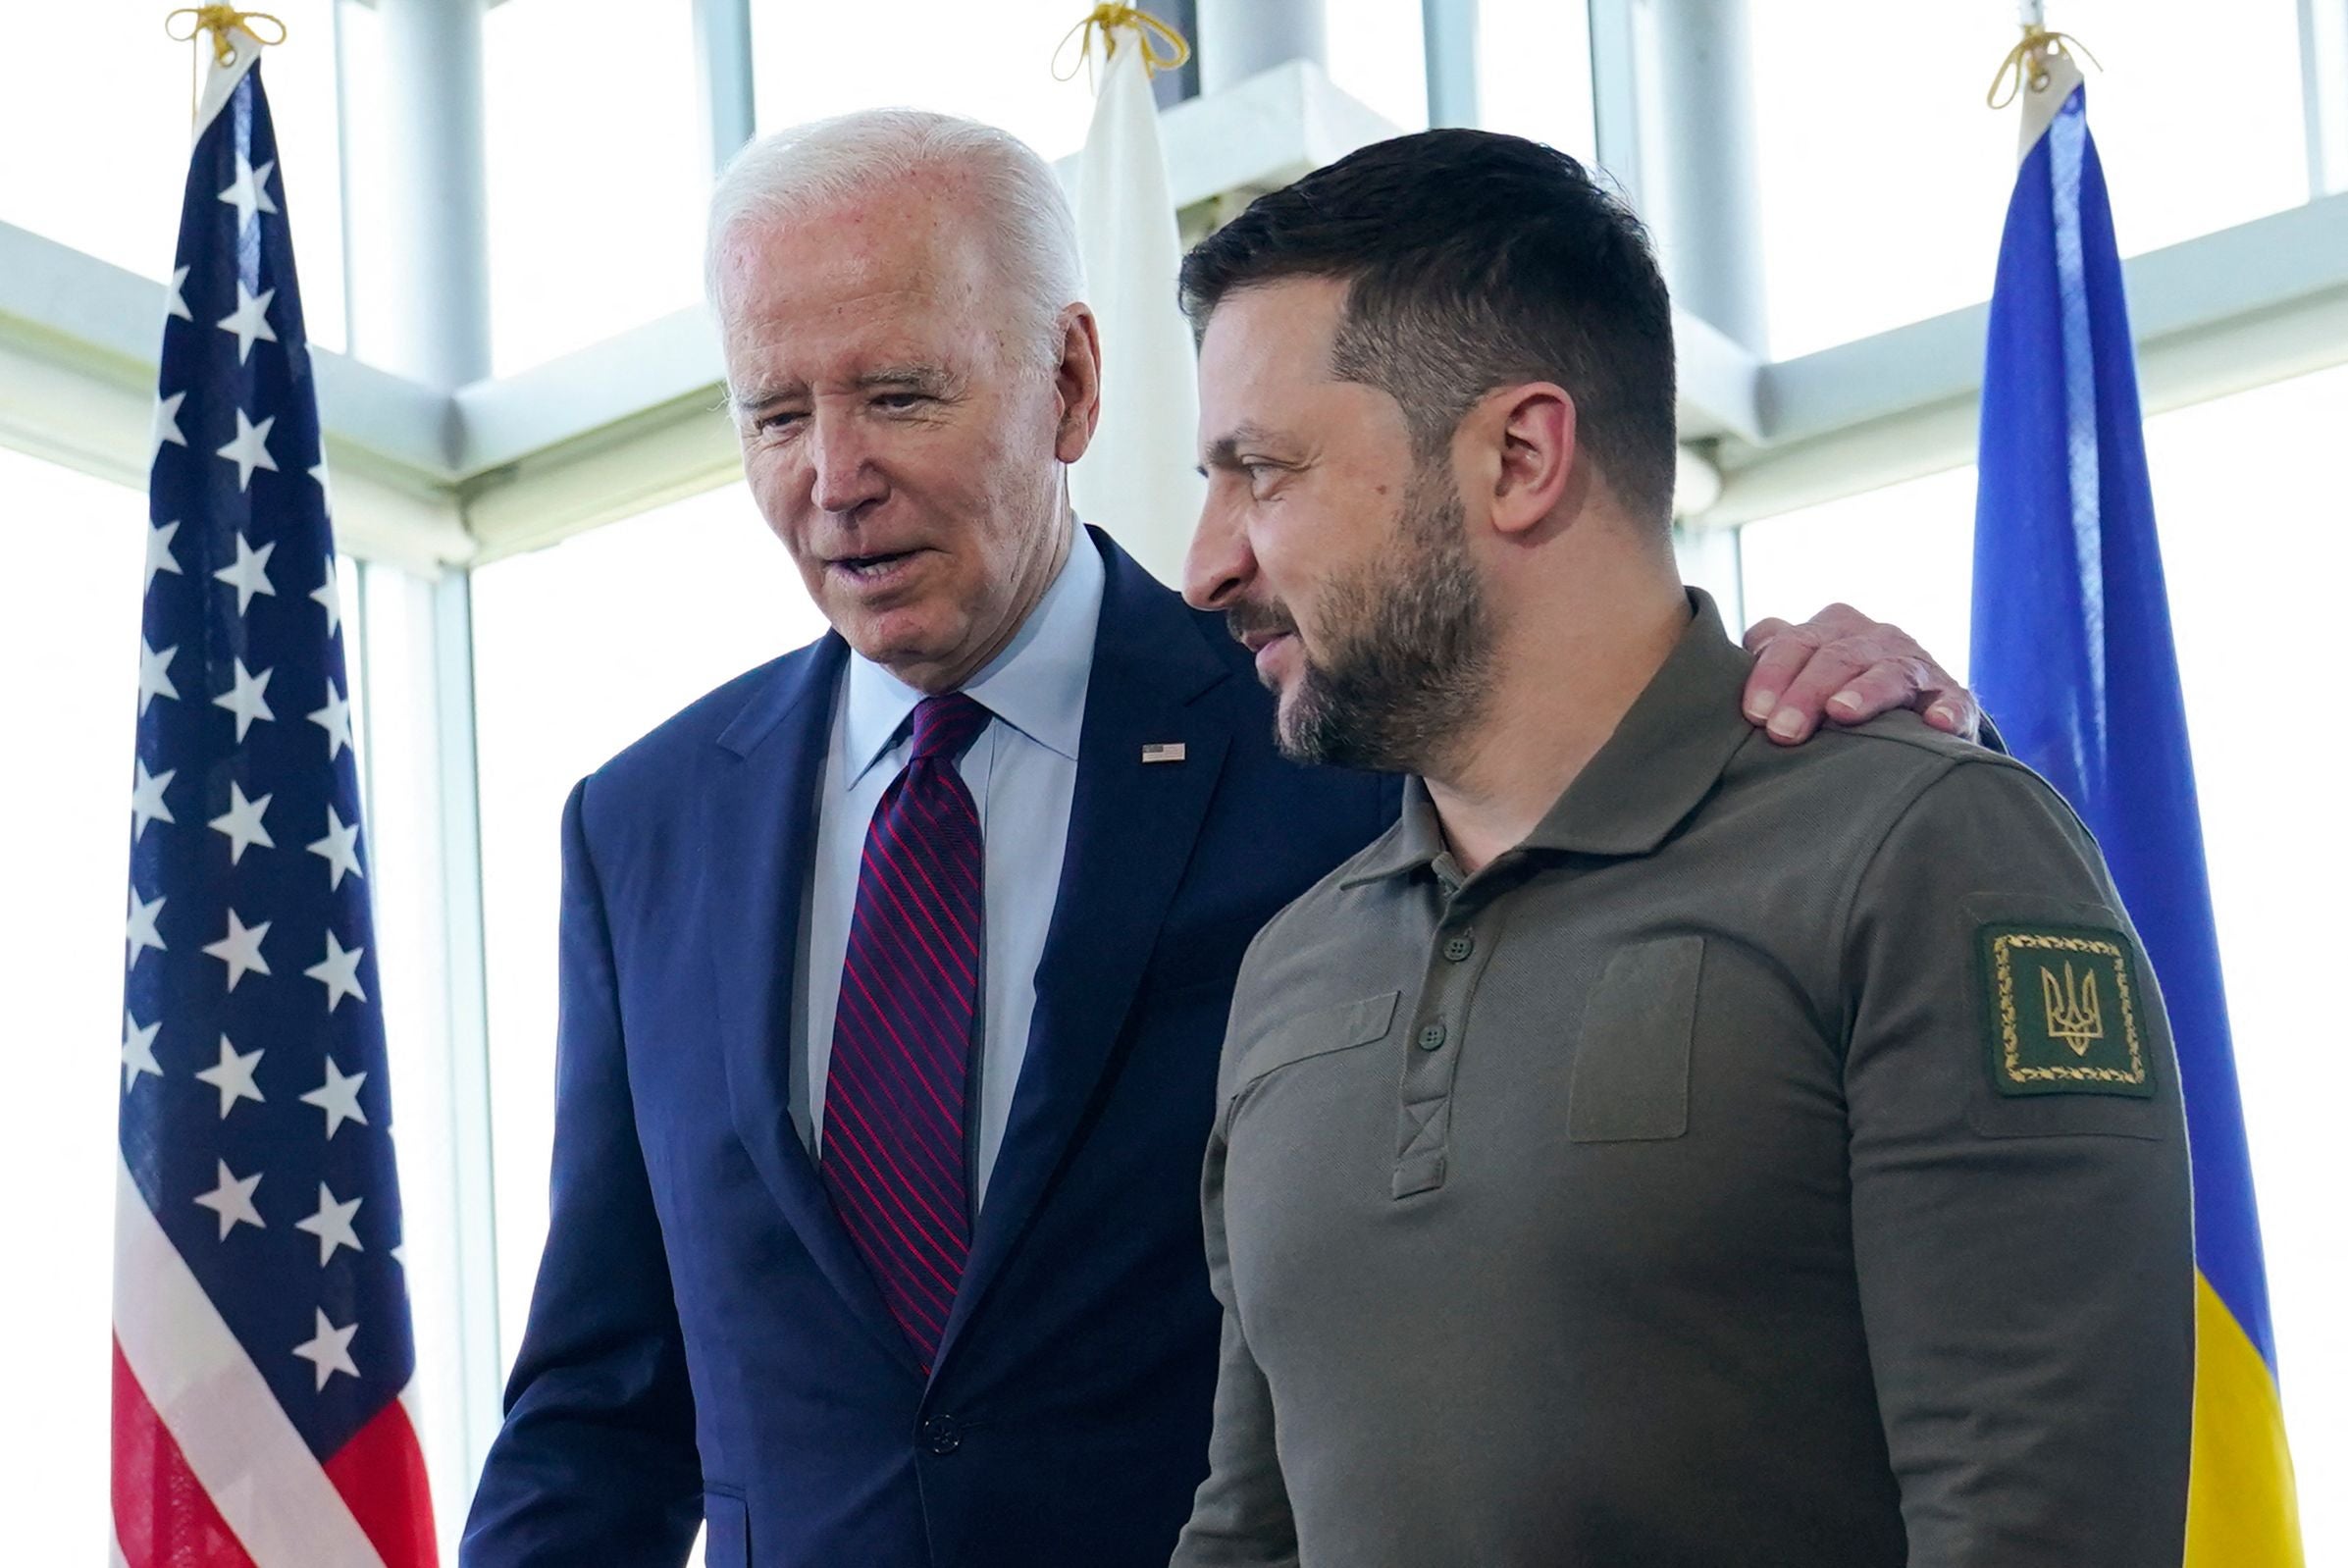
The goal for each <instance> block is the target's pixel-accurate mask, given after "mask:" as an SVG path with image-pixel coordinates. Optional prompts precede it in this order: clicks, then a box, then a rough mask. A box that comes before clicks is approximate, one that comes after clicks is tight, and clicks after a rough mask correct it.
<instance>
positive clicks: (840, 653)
mask: <svg viewBox="0 0 2348 1568" xmlns="http://www.w3.org/2000/svg"><path fill="white" fill-rule="evenodd" d="M847 656H848V650H847V645H846V644H844V643H843V642H841V641H840V639H839V638H838V637H837V636H831V637H826V638H825V639H824V640H823V641H822V642H820V643H818V644H816V645H815V646H814V647H813V648H812V649H809V651H807V652H806V653H802V654H800V655H798V656H796V657H795V658H793V659H791V660H788V661H786V662H785V664H784V665H783V667H782V668H781V669H780V670H778V671H777V672H776V675H775V678H774V679H773V680H772V681H771V682H769V683H768V684H767V685H766V686H765V688H763V689H762V690H761V691H760V692H759V694H758V695H757V697H756V698H755V699H754V700H753V701H752V702H751V704H750V705H749V706H747V707H745V708H744V709H743V711H742V713H741V715H740V716H739V717H737V718H736V719H735V720H734V722H733V723H732V724H731V725H729V726H727V728H726V731H725V733H724V734H723V735H721V736H720V737H719V738H718V745H719V746H720V747H722V748H723V749H724V750H725V751H726V752H728V753H730V754H732V755H731V756H730V757H729V758H724V759H722V760H721V761H720V763H719V767H718V770H717V775H716V782H715V784H714V785H713V786H712V787H711V789H710V790H709V791H708V793H707V795H706V796H705V797H704V802H703V810H704V816H703V823H702V833H701V835H700V842H701V845H702V848H703V852H704V855H705V856H706V861H705V862H704V863H706V864H707V865H708V866H709V867H710V870H709V873H708V894H707V896H706V897H704V898H703V899H701V900H700V901H699V907H700V911H701V918H702V919H703V920H704V922H706V923H705V927H704V933H703V940H702V941H701V942H699V943H697V944H696V945H697V946H698V947H700V948H701V950H702V951H703V953H704V955H706V956H707V959H708V961H709V963H710V966H711V973H710V976H709V979H710V994H711V995H712V996H714V997H715V998H716V1000H717V1011H718V1023H719V1028H720V1030H721V1031H722V1034H723V1049H724V1052H725V1072H726V1088H727V1092H728V1095H729V1097H730V1099H731V1100H732V1103H733V1118H734V1128H735V1132H736V1134H737V1135H738V1136H739V1137H740V1138H741V1139H742V1143H743V1146H744V1147H745V1148H746V1149H748V1150H749V1151H750V1158H751V1164H752V1165H754V1166H756V1167H757V1172H758V1176H759V1177H760V1179H761V1180H763V1181H764V1182H765V1184H766V1188H767V1190H768V1191H769V1192H771V1193H772V1194H773V1195H774V1201H775V1202H776V1204H777V1205H779V1206H780V1207H781V1209H782V1211H783V1214H784V1217H785V1218H786V1219H788V1220H789V1221H790V1223H791V1227H792V1228H793V1229H794V1230H796V1231H797V1232H798V1233H799V1238H800V1242H801V1244H802V1245H804V1246H805V1247H806V1248H807V1249H808V1252H809V1255H810V1256H812V1257H813V1258H814V1260H815V1263H816V1266H817V1267H818V1268H820V1269H821V1270H822V1271H823V1273H824V1276H825V1278H827V1279H828V1280H830V1281H831V1282H832V1286H833V1288H835V1289H837V1290H838V1291H839V1292H840V1294H841V1296H842V1297H844V1298H845V1299H846V1300H847V1301H848V1302H849V1304H850V1305H851V1306H853V1307H855V1308H856V1309H857V1310H858V1313H859V1315H860V1316H861V1318H862V1319H863V1321H864V1324H865V1326H866V1328H868V1329H869V1330H871V1332H872V1333H873V1334H874V1336H875V1337H876V1338H878V1339H880V1340H881V1341H882V1342H883V1343H884V1344H886V1345H887V1346H888V1347H889V1349H890V1350H891V1352H892V1353H894V1354H896V1355H897V1356H898V1357H899V1358H900V1359H902V1360H904V1361H905V1362H906V1363H907V1365H908V1366H910V1367H913V1368H915V1369H917V1368H918V1367H919V1364H920V1363H919V1361H918V1359H917V1358H916V1357H915V1356H914V1354H913V1347H912V1345H911V1344H910V1343H909V1342H908V1341H907V1340H906V1337H905V1335H904V1333H901V1332H900V1331H899V1330H898V1328H897V1325H896V1322H895V1320H894V1319H892V1318H891V1317H890V1316H889V1313H888V1308H887V1306H886V1305H885V1304H884V1303H883V1302H882V1300H881V1297H880V1291H879V1289H878V1287H877V1286H875V1285H874V1284H873V1282H872V1276H871V1274H870V1272H869V1271H868V1270H866V1269H865V1267H864V1264H863V1260H862V1259H861V1258H860V1257H858V1256H857V1253H856V1249H855V1247H854V1245H853V1244H852V1243H851V1242H850V1241H849V1239H848V1232H847V1231H846V1230H845V1229H843V1228H841V1225H840V1221H839V1217H838V1216H837V1215H836V1214H834V1213H833V1211H832V1206H831V1199H830V1197H829V1196H828V1195H827V1194H826V1193H825V1192H824V1190H823V1181H822V1178H821V1177H820V1176H817V1174H816V1172H815V1166H814V1162H813V1161H811V1160H810V1159H809V1157H808V1151H807V1147H806V1145H804V1144H803V1143H801V1142H800V1138H799V1130H798V1128H797V1127H796V1126H794V1125H793V1124H792V1122H791V1098H792V1095H791V1010H792V1008H793V1007H795V1006H797V1005H798V999H797V997H796V996H795V995H794V994H793V990H792V980H793V976H794V975H795V973H796V972H797V969H798V959H799V941H800V932H799V920H800V909H801V901H802V896H803V894H804V893H805V891H806V889H807V885H808V876H809V868H810V867H811V866H812V864H813V863H814V857H815V827H816V813H817V810H818V806H817V801H818V793H817V792H818V790H819V788H820V786H821V783H822V778H823V762H824V755H825V753H826V751H827V750H828V749H829V743H830V739H831V713H832V704H833V702H834V701H835V698H836V694H837V693H838V691H839V688H840V670H841V666H842V665H843V664H844V663H845V662H846V660H847Z"/></svg>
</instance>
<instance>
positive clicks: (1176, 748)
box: [1141, 741, 1190, 762]
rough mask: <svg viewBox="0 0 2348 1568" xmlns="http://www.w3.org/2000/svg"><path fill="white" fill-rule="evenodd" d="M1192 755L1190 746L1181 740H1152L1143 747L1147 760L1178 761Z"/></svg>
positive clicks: (1142, 750) (1144, 759) (1142, 753)
mask: <svg viewBox="0 0 2348 1568" xmlns="http://www.w3.org/2000/svg"><path fill="white" fill-rule="evenodd" d="M1189 755H1190V748H1189V747H1187V746H1185V745H1183V744H1182V743H1181V742H1180V741H1152V742H1151V743H1150V744H1149V745H1147V746H1144V747H1143V748H1142V749H1141V759H1142V760H1143V761H1145V762H1178V761H1180V760H1181V759H1182V758H1185V757H1188V756H1189Z"/></svg>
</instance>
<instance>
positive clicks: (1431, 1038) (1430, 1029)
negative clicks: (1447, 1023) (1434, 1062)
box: [1419, 1023, 1444, 1051]
mask: <svg viewBox="0 0 2348 1568" xmlns="http://www.w3.org/2000/svg"><path fill="white" fill-rule="evenodd" d="M1443 1038H1444V1036H1443V1026H1442V1025H1441V1024H1440V1023H1430V1024H1428V1025H1427V1027H1425V1028H1423V1029H1421V1030H1420V1031H1419V1049H1420V1050H1422V1051H1439V1050H1441V1049H1442V1048H1443Z"/></svg>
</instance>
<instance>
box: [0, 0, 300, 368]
mask: <svg viewBox="0 0 2348 1568" xmlns="http://www.w3.org/2000/svg"><path fill="white" fill-rule="evenodd" d="M333 3H334V0H282V3H279V4H274V5H271V6H268V7H266V8H265V9H267V10H268V11H269V12H271V14H273V15H275V16H278V17H281V18H283V19H284V21H285V24H286V42H285V44H284V45H283V46H282V47H279V48H275V49H271V50H270V51H269V52H268V53H267V54H266V55H265V56H263V58H262V63H261V75H262V80H263V82H264V84H265V85H266V86H267V87H268V89H269V106H270V112H271V115H272V117H273V118H274V119H275V121H276V123H277V131H278V164H279V171H280V177H281V183H280V186H279V190H280V193H281V195H282V196H283V202H282V205H283V206H284V208H285V210H286V212H287V216H288V217H289V218H291V220H292V222H293V240H294V248H295V251H296V252H297V254H298V255H299V257H300V263H301V289H302V309H303V314H304V317H305V319H306V322H307V325H308V329H309V335H310V339H311V340H312V341H313V342H316V343H318V344H319V345H320V346H322V347H326V348H339V347H341V346H342V343H343V330H342V192H341V186H342V175H341V167H340V163H341V154H340V150H339V136H338V131H337V127H336V116H335V29H334V13H333V10H332V6H333ZM169 9H170V8H169V7H168V6H144V5H62V6H47V7H44V8H42V9H41V12H40V26H39V29H38V43H37V51H36V52H37V53H38V55H39V56H40V57H41V59H42V60H43V61H46V62H49V64H48V65H46V66H43V65H39V64H34V63H30V62H22V61H21V62H20V67H21V68H20V69H19V70H16V71H14V72H12V73H10V77H9V83H8V90H7V91H5V92H0V146H4V147H6V148H8V149H9V150H8V152H7V154H6V155H5V156H0V223H10V224H14V225H16V226H17V227H18V228H20V229H29V230H32V231H33V232H34V233H36V234H40V235H47V236H48V237H50V238H52V239H55V240H58V241H59V242H61V243H63V244H68V245H72V246H73V247H74V248H75V249H77V250H82V251H87V252H88V253H89V254H90V255H93V256H96V257H98V258H99V259H100V260H102V261H110V262H112V263H114V264H115V265H116V266H117V267H121V268H123V269H125V270H126V271H129V272H133V273H136V274H138V275H139V276H141V277H144V278H154V279H158V280H161V279H167V278H169V277H170V276H171V273H172V248H173V245H174V243H175V241H176V240H177V239H178V237H179V233H180V198H181V194H182V192H183V189H184V188H185V185H186V183H187V116H188V110H189V100H188V92H189V88H190V86H191V84H192V83H193V81H194V79H195V78H194V77H193V75H192V73H191V70H190V66H191V62H192V61H193V59H194V51H193V48H192V46H190V45H188V44H185V43H175V42H174V41H172V40H171V39H170V38H168V37H166V36H165V35H164V31H163V15H164V12H165V11H167V10H169ZM185 24H186V19H185V18H182V19H181V20H180V24H179V25H180V26H185ZM31 36H32V35H31V34H20V35H19V38H18V41H19V46H20V49H26V48H32V47H33V45H32V44H30V43H29V42H28V40H29V39H30V38H31ZM60 62H68V63H73V65H74V68H73V69H59V68H58V63H60ZM101 79H102V81H103V85H102V86H101V85H99V83H100V81H101ZM157 340H158V341H160V340H161V335H160V332H158V335H157Z"/></svg>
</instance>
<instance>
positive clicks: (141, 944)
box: [124, 886, 167, 967]
mask: <svg viewBox="0 0 2348 1568" xmlns="http://www.w3.org/2000/svg"><path fill="white" fill-rule="evenodd" d="M162 913H163V900H162V898H161V897H157V898H155V899H153V900H148V899H142V898H140V897H139V896H138V889H137V888H136V887H135V886H133V887H132V888H131V889H130V923H129V928H128V930H127V931H126V933H125V935H124V940H125V941H127V942H129V943H130V959H129V960H128V963H129V964H130V967H137V965H138V955H139V954H141V953H144V952H145V951H146V950H147V949H148V948H153V949H154V950H155V951H156V952H158V953H162V952H165V951H167V950H166V949H165V947H164V945H163V937H162V934H161V933H160V932H158V931H157V930H156V929H155V916H157V915H161V914H162Z"/></svg>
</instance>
